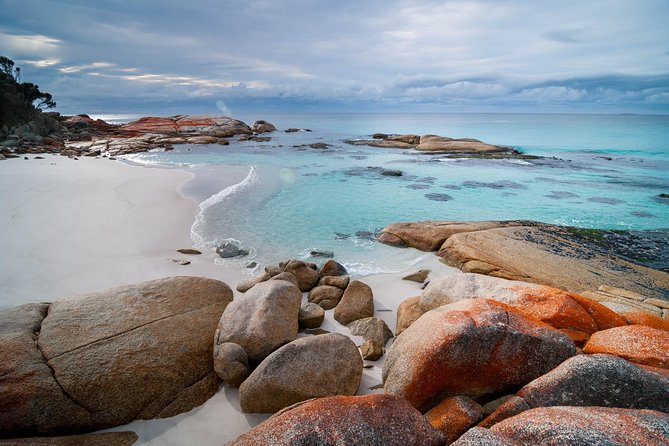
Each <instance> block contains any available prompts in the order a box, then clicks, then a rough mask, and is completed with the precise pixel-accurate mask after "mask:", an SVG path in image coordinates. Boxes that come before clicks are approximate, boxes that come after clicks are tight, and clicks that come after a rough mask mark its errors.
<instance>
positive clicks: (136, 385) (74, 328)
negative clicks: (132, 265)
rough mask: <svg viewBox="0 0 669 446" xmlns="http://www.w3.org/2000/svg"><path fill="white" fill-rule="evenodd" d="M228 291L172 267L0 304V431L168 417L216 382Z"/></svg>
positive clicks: (50, 430) (73, 428) (65, 429)
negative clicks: (72, 294)
mask: <svg viewBox="0 0 669 446" xmlns="http://www.w3.org/2000/svg"><path fill="white" fill-rule="evenodd" d="M231 301H232V291H231V290H230V288H229V287H228V286H227V285H226V284H224V283H223V282H220V281H217V280H212V279H205V278H196V277H173V278H167V279H159V280H154V281H150V282H144V283H141V284H137V285H130V286H125V287H120V288H114V289H110V290H107V291H103V292H99V293H94V294H88V295H84V296H78V297H76V298H69V299H64V300H60V301H57V302H55V303H53V304H27V305H21V306H18V307H15V308H10V309H7V310H3V311H0V413H2V414H4V415H3V416H2V417H0V436H26V435H34V434H57V433H70V432H84V431H90V430H95V429H101V428H105V427H110V426H115V425H120V424H125V423H128V422H130V421H132V420H134V419H148V418H155V417H168V416H173V415H176V414H178V413H181V412H185V411H188V410H190V409H192V408H193V407H195V406H198V405H200V404H202V403H204V402H205V401H206V400H207V399H208V398H209V397H211V396H212V395H213V394H214V393H215V392H216V390H217V388H218V378H217V377H216V374H215V372H214V369H213V360H212V352H213V336H212V334H213V333H214V331H215V330H216V324H217V323H218V320H219V319H220V317H221V314H222V313H223V310H224V309H225V307H226V306H227V304H228V303H229V302H231Z"/></svg>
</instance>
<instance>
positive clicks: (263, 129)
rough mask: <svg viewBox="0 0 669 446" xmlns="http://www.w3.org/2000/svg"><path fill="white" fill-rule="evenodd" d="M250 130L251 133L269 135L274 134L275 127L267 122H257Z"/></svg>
mask: <svg viewBox="0 0 669 446" xmlns="http://www.w3.org/2000/svg"><path fill="white" fill-rule="evenodd" d="M251 130H252V131H253V133H270V132H276V127H274V125H273V124H270V123H269V122H267V121H263V120H259V121H256V122H254V123H253V125H252V126H251Z"/></svg>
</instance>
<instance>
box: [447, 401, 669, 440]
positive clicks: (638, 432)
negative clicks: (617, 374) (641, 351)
mask: <svg viewBox="0 0 669 446" xmlns="http://www.w3.org/2000/svg"><path fill="white" fill-rule="evenodd" d="M490 432H492V433H493V434H494V435H495V436H499V437H501V439H504V440H506V441H509V444H511V445H529V444H533V445H535V444H536V445H546V446H558V445H565V444H570V445H571V444H573V445H577V444H578V445H627V444H633V445H636V446H657V445H661V444H666V442H667V433H668V432H669V415H667V414H665V413H662V412H656V411H652V410H634V409H612V408H608V407H561V406H558V407H542V408H537V409H532V410H528V411H526V412H523V413H521V414H520V415H516V416H515V417H512V418H509V419H507V420H504V421H502V422H501V423H498V424H496V425H494V426H493V427H492V428H490ZM465 435H466V434H465ZM468 444H473V443H467V442H464V441H460V440H458V441H457V442H455V443H454V445H456V446H462V445H468ZM478 444H481V443H478ZM483 444H487V443H483ZM501 444H505V443H501Z"/></svg>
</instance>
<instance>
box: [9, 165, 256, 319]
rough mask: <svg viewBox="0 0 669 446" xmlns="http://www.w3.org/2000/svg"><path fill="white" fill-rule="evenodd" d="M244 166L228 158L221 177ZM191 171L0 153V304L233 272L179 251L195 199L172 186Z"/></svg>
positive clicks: (186, 242)
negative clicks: (161, 279) (187, 262)
mask: <svg viewBox="0 0 669 446" xmlns="http://www.w3.org/2000/svg"><path fill="white" fill-rule="evenodd" d="M31 158H33V157H31ZM246 173H247V169H245V168H242V167H230V168H229V169H226V176H225V178H224V179H222V181H225V182H227V183H228V184H235V183H237V182H239V181H241V180H242V179H243V178H244V177H245V175H246ZM192 177H193V174H192V173H189V172H186V171H183V170H177V169H156V168H143V167H137V166H130V165H127V164H124V163H122V162H119V161H110V160H107V159H102V158H101V159H92V158H81V159H79V160H73V159H68V158H65V157H60V156H51V155H45V159H41V160H40V159H30V160H29V161H24V160H18V159H17V160H8V161H4V162H2V163H0V194H1V197H2V198H1V199H0V201H1V202H2V208H1V211H0V231H2V234H3V236H2V238H1V239H0V263H1V264H2V265H3V267H2V270H1V271H0V296H2V297H1V298H0V308H5V307H9V306H13V305H17V304H21V303H25V302H39V301H52V300H54V299H56V298H58V297H63V296H68V295H73V294H80V293H87V292H93V291H99V290H102V289H105V288H109V287H113V286H118V285H123V284H127V283H133V282H141V281H145V280H151V279H155V278H159V277H167V276H175V275H195V276H208V277H212V278H216V279H220V280H224V281H232V280H236V278H235V279H233V276H234V275H231V274H232V273H231V272H230V271H227V270H226V269H225V268H222V267H219V266H216V265H214V263H213V262H212V261H211V257H208V256H207V255H202V256H192V255H191V256H185V255H182V254H179V253H178V252H176V249H178V248H187V247H190V246H191V245H192V242H191V240H190V227H191V225H192V223H193V219H194V215H195V214H196V213H197V211H198V206H197V203H195V202H194V201H192V200H189V199H186V198H184V197H183V196H182V195H181V194H180V193H179V192H178V191H177V189H178V188H179V187H181V186H182V185H183V184H184V183H185V182H186V181H188V180H190V179H191V178H192ZM171 259H185V260H190V261H191V262H192V263H191V264H190V265H187V266H181V265H178V264H176V263H174V262H172V261H171Z"/></svg>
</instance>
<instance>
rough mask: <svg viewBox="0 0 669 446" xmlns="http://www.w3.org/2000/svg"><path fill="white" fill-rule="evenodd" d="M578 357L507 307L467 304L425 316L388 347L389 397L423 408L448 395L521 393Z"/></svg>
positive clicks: (551, 332)
mask: <svg viewBox="0 0 669 446" xmlns="http://www.w3.org/2000/svg"><path fill="white" fill-rule="evenodd" d="M575 354H576V347H575V345H574V343H573V342H572V341H571V339H570V338H569V337H568V336H567V335H565V334H563V333H562V332H560V331H558V330H556V329H554V328H552V327H550V326H549V325H547V324H544V323H542V322H540V321H538V320H535V319H531V318H528V317H526V316H524V315H523V314H521V313H519V312H517V311H515V310H513V309H512V308H510V307H509V306H507V305H505V304H502V303H499V302H496V301H492V300H487V299H471V300H464V301H460V302H457V303H454V304H451V305H445V306H443V307H440V308H437V309H435V310H432V311H429V312H427V313H425V314H424V315H423V316H421V317H420V318H419V319H418V320H417V321H416V322H414V323H413V324H412V325H411V326H410V327H409V328H407V329H406V330H405V331H404V332H403V333H402V334H401V335H400V336H398V337H397V339H396V340H395V342H394V343H393V345H392V347H391V349H390V351H389V352H388V354H387V358H386V361H385V364H384V366H383V382H384V388H385V391H386V393H389V394H392V395H400V396H403V397H405V398H406V399H407V400H409V402H410V403H411V404H413V405H414V406H415V407H416V408H419V409H421V410H422V409H427V408H429V407H430V406H432V405H434V404H435V403H437V402H438V401H439V400H441V399H443V398H444V397H446V396H452V395H468V396H480V395H484V394H489V393H493V392H499V391H503V390H505V389H508V388H511V387H515V386H521V385H523V384H526V383H528V382H529V381H531V380H533V379H535V378H537V377H539V376H541V375H543V374H545V373H547V372H548V371H550V370H552V369H553V368H555V367H556V366H557V365H559V364H560V363H562V362H563V361H564V360H566V359H567V358H569V357H571V356H573V355H575Z"/></svg>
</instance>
